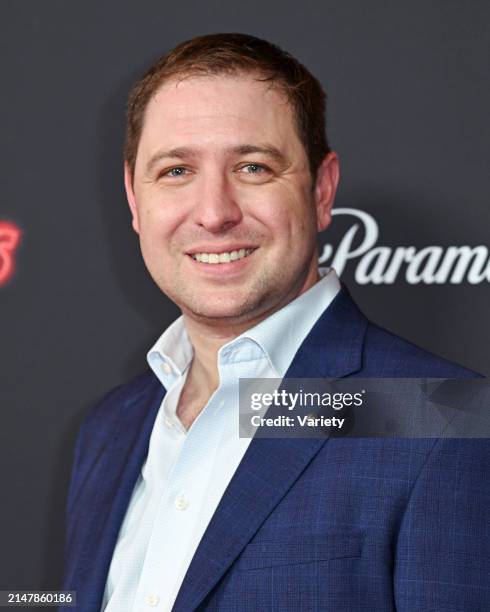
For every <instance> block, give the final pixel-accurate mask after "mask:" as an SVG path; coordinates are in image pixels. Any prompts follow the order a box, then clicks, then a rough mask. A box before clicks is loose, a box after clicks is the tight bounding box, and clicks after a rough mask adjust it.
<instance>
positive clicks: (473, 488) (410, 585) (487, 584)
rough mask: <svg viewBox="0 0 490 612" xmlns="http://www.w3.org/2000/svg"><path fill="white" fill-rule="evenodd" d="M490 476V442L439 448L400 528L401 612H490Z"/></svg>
mask: <svg viewBox="0 0 490 612" xmlns="http://www.w3.org/2000/svg"><path fill="white" fill-rule="evenodd" d="M489 474H490V440H488V439H445V440H439V441H438V442H437V443H436V445H435V446H434V448H433V451H432V453H431V454H430V456H429V458H428V460H427V462H426V465H425V467H424V468H423V469H422V470H421V472H420V474H419V476H418V478H417V480H416V482H415V485H414V486H413V489H412V492H411V495H410V498H409V502H408V504H407V507H406V510H405V512H404V515H403V518H402V521H401V524H400V529H399V533H398V538H397V543H396V553H395V568H394V593H395V601H396V609H397V611H399V612H413V611H414V610H417V612H429V611H430V612H447V611H449V610H451V612H488V610H490V482H489Z"/></svg>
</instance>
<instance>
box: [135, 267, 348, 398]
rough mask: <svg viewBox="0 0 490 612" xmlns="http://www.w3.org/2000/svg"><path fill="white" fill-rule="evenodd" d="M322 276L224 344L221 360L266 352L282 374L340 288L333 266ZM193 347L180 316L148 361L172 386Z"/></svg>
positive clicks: (326, 269)
mask: <svg viewBox="0 0 490 612" xmlns="http://www.w3.org/2000/svg"><path fill="white" fill-rule="evenodd" d="M319 273H320V276H321V280H320V281H318V282H317V283H315V285H313V287H311V288H310V289H309V290H308V291H305V292H304V293H302V294H301V295H300V296H299V297H297V298H296V299H295V300H293V301H292V302H289V304H287V305H286V306H284V307H283V308H281V309H280V310H278V311H277V312H275V313H274V314H272V315H271V316H270V317H268V318H267V319H265V320H264V321H262V322H261V323H259V324H258V325H256V326H255V327H253V328H251V329H249V330H247V331H245V332H244V333H243V334H241V335H240V336H238V337H237V338H234V339H233V340H232V341H230V342H228V343H227V344H225V345H224V346H222V347H221V349H220V350H219V353H218V359H219V361H220V362H222V361H223V360H224V361H228V362H230V361H232V360H233V359H237V357H238V358H240V360H246V359H252V358H256V357H257V353H262V354H265V356H266V357H267V359H268V360H269V362H270V364H271V365H272V367H273V369H274V370H275V372H276V373H277V377H278V378H282V377H283V376H284V375H285V374H286V372H287V370H288V368H289V365H290V364H291V362H292V360H293V358H294V355H295V354H296V352H297V350H298V348H299V347H300V345H301V343H302V342H303V340H304V339H305V338H306V336H307V335H308V333H309V332H310V330H311V328H312V327H313V325H314V324H315V323H316V321H317V320H318V318H319V317H320V315H321V314H322V313H323V311H324V310H325V309H326V308H327V307H328V306H329V304H330V303H331V302H332V300H333V299H334V297H335V296H336V295H337V293H338V291H339V290H340V282H339V279H338V277H337V275H336V273H335V271H334V270H333V269H332V268H320V269H319ZM193 354H194V353H193V349H192V345H191V343H190V340H189V336H188V335H187V331H186V329H185V325H184V320H183V317H182V316H181V317H179V318H178V319H177V320H176V321H174V322H173V323H172V324H171V325H170V327H168V328H167V330H166V331H165V332H164V333H163V334H162V335H161V336H160V338H159V339H158V340H157V341H156V343H155V344H154V345H153V347H152V348H151V349H150V351H149V352H148V355H147V360H148V364H149V366H150V367H151V369H152V370H153V372H154V373H155V375H156V376H157V378H158V379H159V380H160V382H161V383H162V384H163V385H164V387H165V388H167V389H169V388H170V387H171V386H172V385H173V384H175V383H176V382H177V380H178V379H179V378H180V377H181V376H182V375H183V374H184V372H185V371H186V370H187V368H188V366H189V364H190V363H191V361H192V357H193Z"/></svg>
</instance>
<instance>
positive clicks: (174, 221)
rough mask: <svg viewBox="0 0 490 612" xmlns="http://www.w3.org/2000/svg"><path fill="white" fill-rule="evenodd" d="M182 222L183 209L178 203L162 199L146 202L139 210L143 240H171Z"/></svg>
mask: <svg viewBox="0 0 490 612" xmlns="http://www.w3.org/2000/svg"><path fill="white" fill-rule="evenodd" d="M182 220H183V215H182V207H179V206H178V203H176V202H172V201H168V200H165V201H163V200H162V199H161V198H154V199H152V200H151V201H146V202H145V203H144V205H142V206H141V207H140V208H139V221H140V233H141V238H142V239H143V240H144V239H148V240H154V239H158V238H159V237H160V239H161V238H163V237H165V238H169V237H171V236H172V235H173V234H174V233H175V232H176V231H177V229H178V228H179V226H180V225H181V223H182ZM160 244H161V243H160Z"/></svg>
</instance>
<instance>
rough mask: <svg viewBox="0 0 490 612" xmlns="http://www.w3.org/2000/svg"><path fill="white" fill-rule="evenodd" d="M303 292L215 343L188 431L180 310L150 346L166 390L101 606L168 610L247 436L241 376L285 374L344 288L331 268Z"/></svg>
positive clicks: (112, 611) (187, 358) (122, 611)
mask: <svg viewBox="0 0 490 612" xmlns="http://www.w3.org/2000/svg"><path fill="white" fill-rule="evenodd" d="M320 274H321V276H322V277H323V278H322V280H320V281H319V282H318V283H316V284H315V285H314V286H313V287H311V288H310V289H309V290H308V291H306V292H305V293H303V294H302V295H300V296H299V297H298V298H296V299H295V300H293V301H292V302H290V303H289V304H287V305H286V306H285V307H284V308H282V309H281V310H278V311H277V312H275V313H274V314H272V315H271V316H270V317H268V318H267V319H266V320H264V321H262V322H261V323H259V324H258V325H257V326H255V327H254V328H252V329H249V330H247V331H246V332H244V333H243V334H242V335H240V336H238V337H237V338H235V339H234V340H232V341H231V342H228V343H227V344H225V345H224V346H222V347H221V348H220V350H219V351H218V371H219V386H218V388H217V389H216V391H215V392H214V393H213V395H212V396H211V397H210V398H209V401H208V403H207V404H206V406H205V407H204V408H203V409H202V411H201V412H200V414H199V416H198V417H197V418H196V420H195V421H194V422H193V424H192V426H191V427H190V428H189V430H188V431H186V429H185V428H184V427H183V425H182V423H181V422H180V420H179V419H178V417H177V415H176V410H177V405H178V401H179V396H180V392H181V390H182V388H183V386H184V383H185V379H186V376H187V373H188V371H189V366H190V364H191V362H192V358H193V349H192V346H191V344H190V342H189V338H188V336H187V333H186V330H185V326H184V324H183V318H182V317H180V318H179V319H177V320H176V321H175V322H174V323H173V324H172V325H171V326H170V327H169V328H168V329H167V330H166V331H165V332H164V333H163V334H162V336H161V337H160V338H159V339H158V341H157V342H156V344H155V345H154V346H153V348H152V349H151V350H150V351H149V353H148V363H149V365H150V367H151V368H152V370H153V371H154V373H155V375H156V376H157V377H158V378H159V379H160V381H161V383H162V385H163V386H164V387H165V388H166V389H167V393H166V395H165V398H164V399H163V402H162V405H161V407H160V410H159V412H158V415H157V418H156V420H155V424H154V426H153V430H152V433H151V437H150V444H149V450H148V456H147V459H146V462H145V464H144V466H143V468H142V471H141V475H140V476H139V478H138V481H137V483H136V486H135V488H134V491H133V494H132V497H131V500H130V503H129V506H128V510H127V512H126V516H125V518H124V521H123V524H122V526H121V530H120V532H119V536H118V540H117V543H116V547H115V549H114V554H113V557H112V561H111V566H110V569H109V574H108V579H107V583H106V588H105V593H104V599H103V604H102V610H104V611H105V612H130V611H131V612H141V611H142V610H148V611H150V610H158V611H159V612H167V611H169V610H171V609H172V606H173V604H174V602H175V599H176V597H177V594H178V592H179V589H180V587H181V584H182V581H183V580H184V577H185V574H186V572H187V569H188V567H189V565H190V563H191V560H192V557H193V556H194V553H195V552H196V549H197V547H198V545H199V542H200V540H201V538H202V536H203V534H204V532H205V530H206V528H207V526H208V523H209V521H210V520H211V517H212V516H213V514H214V512H215V510H216V508H217V506H218V504H219V502H220V500H221V497H222V496H223V493H224V491H225V489H226V487H227V486H228V484H229V482H230V480H231V478H232V477H233V474H234V473H235V471H236V469H237V467H238V465H239V463H240V461H241V460H242V458H243V455H244V454H245V451H246V450H247V448H248V445H249V444H250V441H251V440H250V439H249V438H240V437H239V435H238V431H239V427H238V380H239V378H282V377H284V375H285V373H286V371H287V370H288V368H289V365H290V364H291V362H292V360H293V357H294V355H295V353H296V351H297V350H298V348H299V346H300V345H301V343H302V342H303V340H304V339H305V338H306V336H307V335H308V333H309V331H310V330H311V328H312V327H313V325H314V324H315V322H316V321H317V319H318V318H319V317H320V315H321V314H322V313H323V311H324V310H325V309H326V308H327V306H328V305H329V304H330V302H331V301H332V300H333V298H334V297H335V296H336V294H337V292H338V291H339V289H340V283H339V280H338V278H337V276H336V274H335V272H334V270H332V269H328V268H323V269H322V268H321V269H320Z"/></svg>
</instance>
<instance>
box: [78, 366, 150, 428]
mask: <svg viewBox="0 0 490 612" xmlns="http://www.w3.org/2000/svg"><path fill="white" fill-rule="evenodd" d="M160 384H161V383H160V381H159V380H158V379H157V377H156V376H155V374H154V373H153V372H152V371H151V370H149V369H148V370H146V371H145V372H143V373H142V374H139V375H138V376H136V377H135V378H133V379H131V380H130V381H128V382H126V383H123V384H121V385H118V386H117V387H114V388H113V389H111V390H110V391H108V392H107V393H106V394H105V395H103V396H102V398H101V399H100V400H99V401H98V402H97V403H96V404H95V406H93V407H92V409H91V410H90V411H89V412H88V414H87V416H86V417H85V419H84V421H83V424H82V426H83V427H84V428H88V429H90V428H91V427H93V426H97V427H100V426H101V425H104V424H107V425H110V424H112V423H114V422H115V421H116V420H117V419H118V417H119V415H120V413H121V410H122V409H123V408H124V406H125V405H126V404H127V403H128V402H129V401H134V400H136V399H137V398H138V397H139V396H140V395H141V394H143V393H147V392H148V391H151V390H152V388H157V387H158V386H159V385H160Z"/></svg>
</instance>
